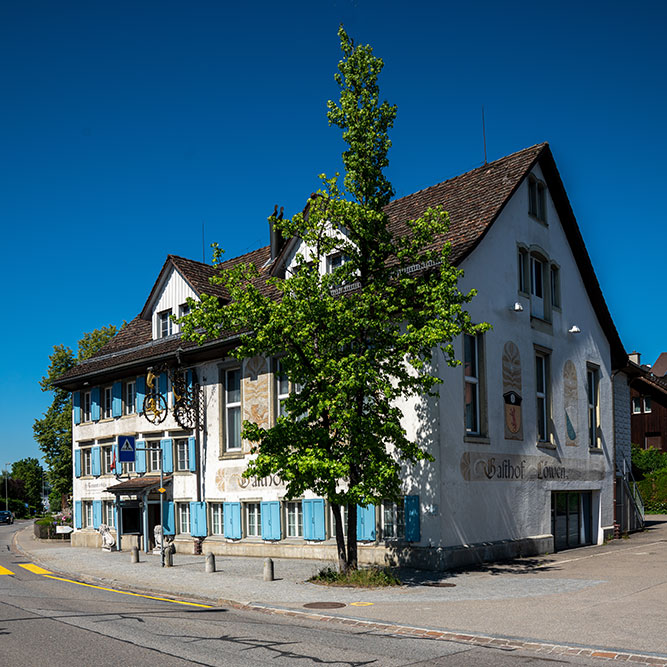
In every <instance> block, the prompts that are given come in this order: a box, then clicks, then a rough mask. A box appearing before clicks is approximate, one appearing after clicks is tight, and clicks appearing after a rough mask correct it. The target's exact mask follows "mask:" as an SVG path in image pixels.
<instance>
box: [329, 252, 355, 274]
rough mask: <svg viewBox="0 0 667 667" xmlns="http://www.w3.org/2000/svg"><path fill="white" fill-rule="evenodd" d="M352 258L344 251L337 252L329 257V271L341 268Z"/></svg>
mask: <svg viewBox="0 0 667 667" xmlns="http://www.w3.org/2000/svg"><path fill="white" fill-rule="evenodd" d="M349 261H350V258H349V257H348V256H347V255H345V254H343V253H342V252H337V253H336V254H335V255H329V256H328V257H327V273H333V272H334V271H336V269H340V267H341V266H343V264H347V263H348V262H349Z"/></svg>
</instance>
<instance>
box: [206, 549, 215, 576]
mask: <svg viewBox="0 0 667 667" xmlns="http://www.w3.org/2000/svg"><path fill="white" fill-rule="evenodd" d="M206 572H209V573H210V572H215V554H212V553H207V554H206Z"/></svg>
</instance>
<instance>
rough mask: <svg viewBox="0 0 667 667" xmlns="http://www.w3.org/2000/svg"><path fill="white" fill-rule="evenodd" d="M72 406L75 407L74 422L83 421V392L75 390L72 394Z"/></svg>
mask: <svg viewBox="0 0 667 667" xmlns="http://www.w3.org/2000/svg"><path fill="white" fill-rule="evenodd" d="M72 406H73V408H74V423H75V424H80V423H81V392H80V391H75V392H74V393H73V394H72Z"/></svg>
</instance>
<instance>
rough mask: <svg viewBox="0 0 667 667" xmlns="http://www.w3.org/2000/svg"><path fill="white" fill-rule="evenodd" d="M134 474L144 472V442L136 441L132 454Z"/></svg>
mask: <svg viewBox="0 0 667 667" xmlns="http://www.w3.org/2000/svg"><path fill="white" fill-rule="evenodd" d="M134 457H135V458H134V470H135V472H146V441H145V440H137V442H136V445H135V452H134Z"/></svg>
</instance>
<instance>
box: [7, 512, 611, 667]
mask: <svg viewBox="0 0 667 667" xmlns="http://www.w3.org/2000/svg"><path fill="white" fill-rule="evenodd" d="M21 527H22V526H21V524H20V523H18V524H15V525H14V526H4V525H3V526H0V572H3V571H4V570H2V569H1V568H5V570H6V571H7V573H5V574H0V665H12V667H23V666H26V667H27V666H30V667H33V666H34V665H40V664H48V665H50V666H54V667H58V666H60V665H63V666H67V667H78V666H79V665H81V666H82V667H83V666H85V667H89V666H90V665H95V666H103V665H121V664H122V665H131V666H137V667H142V666H143V665H166V666H171V665H192V664H194V665H230V666H232V665H233V666H234V667H245V666H246V665H248V666H253V667H259V666H261V665H272V666H273V667H281V666H282V665H294V664H298V665H304V666H306V667H307V666H310V665H332V666H336V665H342V666H349V667H361V666H363V665H373V666H378V667H380V666H387V667H393V666H396V667H401V666H407V665H410V666H411V667H415V666H418V665H435V666H438V665H451V666H452V667H468V666H470V667H472V666H475V667H477V666H481V667H484V666H485V665H493V666H494V667H504V666H505V665H531V666H532V665H545V667H546V664H547V663H549V667H552V666H553V664H554V663H558V664H560V665H600V664H601V663H600V661H599V660H591V659H585V658H580V657H575V656H573V657H563V656H558V657H556V656H549V657H547V656H545V657H542V656H539V655H536V654H534V653H527V652H521V651H515V650H504V649H499V648H491V647H474V646H468V645H464V644H458V643H456V642H445V641H441V640H433V639H427V638H414V637H406V636H397V635H389V634H383V633H382V632H369V631H362V630H359V629H358V628H351V627H346V626H345V625H343V624H338V623H329V624H323V623H321V622H314V621H309V620H308V619H293V618H280V617H275V616H272V615H268V614H262V613H259V612H243V611H238V610H235V609H229V608H215V607H205V606H203V605H202V606H189V605H186V604H179V603H177V602H174V601H164V600H156V599H150V598H148V597H142V596H137V595H131V594H127V593H129V592H126V593H120V592H118V591H111V590H105V589H103V588H98V587H92V586H86V585H82V584H79V583H75V582H74V581H67V580H66V579H64V578H57V577H53V576H52V575H50V574H48V573H47V572H45V571H40V569H39V568H36V569H35V567H34V566H33V565H32V564H30V563H29V562H27V561H26V559H25V558H24V557H22V556H20V555H19V554H17V553H14V552H12V551H11V538H12V535H13V533H14V532H15V531H16V530H17V529H20V528H21ZM23 566H27V567H23Z"/></svg>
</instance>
